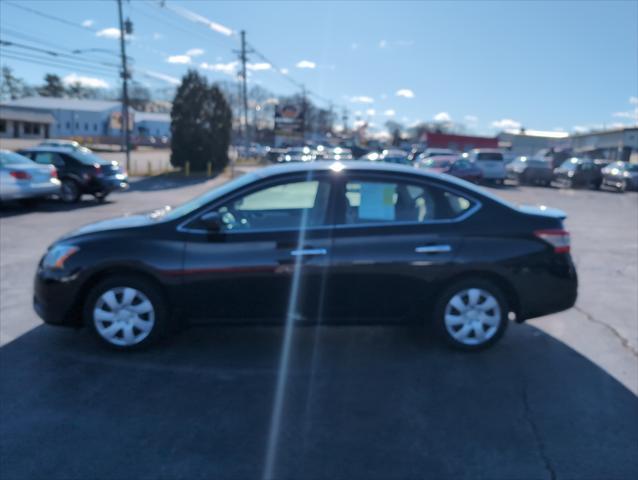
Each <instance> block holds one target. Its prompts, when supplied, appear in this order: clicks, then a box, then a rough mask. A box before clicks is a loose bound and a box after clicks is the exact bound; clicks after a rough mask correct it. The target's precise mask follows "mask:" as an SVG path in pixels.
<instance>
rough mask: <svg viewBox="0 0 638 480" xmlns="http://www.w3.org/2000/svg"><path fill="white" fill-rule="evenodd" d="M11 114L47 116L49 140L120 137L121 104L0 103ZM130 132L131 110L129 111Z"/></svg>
mask: <svg viewBox="0 0 638 480" xmlns="http://www.w3.org/2000/svg"><path fill="white" fill-rule="evenodd" d="M2 107H3V108H9V109H11V110H12V111H20V110H22V111H29V112H31V113H42V114H49V115H51V116H52V117H53V118H54V120H55V121H54V122H53V123H52V124H51V127H50V130H49V137H55V138H83V139H93V140H94V141H103V140H108V139H112V140H114V139H116V138H117V139H119V138H121V134H122V130H121V118H122V104H121V103H120V102H114V101H107V100H83V99H76V98H53V97H25V98H20V99H17V100H10V101H8V102H5V103H3V104H2ZM129 119H130V125H131V127H130V128H131V130H132V129H133V123H134V121H135V111H134V110H133V109H132V108H129Z"/></svg>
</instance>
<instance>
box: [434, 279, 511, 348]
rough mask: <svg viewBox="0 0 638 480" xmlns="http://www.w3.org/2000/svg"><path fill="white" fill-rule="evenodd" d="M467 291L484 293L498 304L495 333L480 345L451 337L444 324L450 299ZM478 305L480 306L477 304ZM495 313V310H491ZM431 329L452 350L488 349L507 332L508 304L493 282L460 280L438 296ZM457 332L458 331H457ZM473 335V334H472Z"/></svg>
mask: <svg viewBox="0 0 638 480" xmlns="http://www.w3.org/2000/svg"><path fill="white" fill-rule="evenodd" d="M469 289H479V290H482V291H484V292H487V293H489V294H491V296H492V297H493V298H494V299H495V300H496V302H497V303H498V308H499V310H500V319H499V322H498V325H497V328H496V331H495V333H493V334H492V335H491V336H490V337H489V339H487V340H485V341H484V342H482V343H477V344H467V343H463V342H461V341H459V340H457V339H456V338H454V337H453V336H452V334H451V333H450V332H449V331H448V327H447V326H446V322H445V313H446V308H447V305H448V302H450V300H452V298H453V297H454V296H455V295H457V294H460V293H461V292H464V291H467V290H469ZM479 305H480V304H479ZM492 311H494V312H495V313H496V311H495V310H492ZM432 320H433V327H434V330H435V331H436V333H437V334H438V336H439V337H440V338H442V339H443V340H444V341H445V342H446V344H447V345H448V346H450V347H452V348H454V349H457V350H463V351H479V350H484V349H486V348H488V347H491V346H492V345H494V344H495V343H496V342H498V340H499V339H500V338H501V337H502V336H503V334H504V333H505V330H507V326H508V324H509V304H508V302H507V298H506V297H505V295H504V294H503V292H502V291H501V289H500V288H499V287H498V286H497V285H495V284H494V283H493V282H491V281H489V280H486V279H483V278H468V279H464V280H460V281H458V282H456V283H454V284H452V285H450V286H449V287H447V288H446V289H445V290H444V291H443V292H442V293H441V294H440V295H439V298H438V300H437V302H436V304H435V307H434V315H433V319H432ZM463 327H464V325H463V326H462V325H459V330H460V329H461V328H463ZM457 331H458V330H457ZM472 334H473V335H475V334H474V333H472Z"/></svg>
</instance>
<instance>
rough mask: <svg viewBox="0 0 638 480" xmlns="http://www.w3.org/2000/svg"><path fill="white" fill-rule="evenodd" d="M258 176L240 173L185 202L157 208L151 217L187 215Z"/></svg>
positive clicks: (167, 218) (165, 217)
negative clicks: (238, 175)
mask: <svg viewBox="0 0 638 480" xmlns="http://www.w3.org/2000/svg"><path fill="white" fill-rule="evenodd" d="M257 178H259V176H258V175H257V174H255V173H247V174H245V175H242V176H241V177H237V178H235V179H233V180H230V181H228V182H226V183H224V184H222V185H220V186H218V187H215V188H213V189H212V190H208V191H207V192H204V193H203V194H201V195H199V196H198V197H195V198H193V199H191V200H189V201H188V202H186V203H183V204H181V205H179V206H177V207H175V208H168V209H165V210H157V211H154V212H152V213H151V217H152V218H157V219H162V220H175V219H177V218H180V217H183V216H185V215H188V214H189V213H192V212H194V211H195V210H197V209H199V208H200V207H203V206H204V205H206V204H208V203H210V202H212V201H213V200H215V199H217V198H219V197H222V196H224V195H226V194H227V193H229V192H232V191H233V190H235V189H236V188H241V187H243V186H244V185H248V184H249V183H252V182H254V181H255V180H256V179H257Z"/></svg>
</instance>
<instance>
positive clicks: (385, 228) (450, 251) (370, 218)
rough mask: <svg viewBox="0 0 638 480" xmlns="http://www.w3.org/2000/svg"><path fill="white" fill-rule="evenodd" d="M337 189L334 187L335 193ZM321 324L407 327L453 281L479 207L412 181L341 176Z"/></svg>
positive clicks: (422, 182)
mask: <svg viewBox="0 0 638 480" xmlns="http://www.w3.org/2000/svg"><path fill="white" fill-rule="evenodd" d="M336 188H337V187H336ZM335 195H336V204H335V205H336V206H335V209H336V210H335V229H334V238H333V245H332V253H331V262H332V267H331V274H330V283H329V290H328V299H327V304H328V305H329V308H328V310H327V316H328V317H330V318H334V319H339V318H347V319H348V320H349V321H354V322H359V323H375V322H376V321H379V320H383V321H387V319H395V320H400V319H406V317H410V316H411V314H412V313H414V312H415V311H416V309H417V308H418V307H419V305H421V304H422V303H423V302H424V301H427V299H428V298H429V296H430V293H431V292H432V290H433V288H432V287H433V285H434V284H435V283H436V282H437V281H440V280H441V279H442V278H444V277H445V276H446V275H450V274H453V270H454V268H455V257H456V255H457V252H458V251H459V249H460V247H461V244H462V241H463V240H462V236H461V234H460V229H459V228H458V225H459V222H460V221H462V220H463V218H465V217H467V216H469V215H471V214H472V213H473V212H474V211H475V210H476V209H477V208H479V204H478V202H476V201H474V200H472V199H469V198H466V197H465V196H463V195H460V194H458V193H456V192H454V191H451V190H450V191H447V190H445V189H443V188H440V187H439V186H437V185H435V184H431V183H427V182H426V181H425V180H420V179H418V178H417V179H415V178H414V177H412V176H410V177H407V178H406V177H401V176H396V177H395V176H388V175H387V174H384V175H379V174H372V173H367V174H353V173H350V174H347V175H346V176H345V178H344V181H343V183H341V184H340V185H339V187H338V189H337V190H336V192H335Z"/></svg>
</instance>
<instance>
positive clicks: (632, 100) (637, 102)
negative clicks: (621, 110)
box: [629, 97, 638, 105]
mask: <svg viewBox="0 0 638 480" xmlns="http://www.w3.org/2000/svg"><path fill="white" fill-rule="evenodd" d="M629 103H631V104H632V105H638V97H629Z"/></svg>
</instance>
